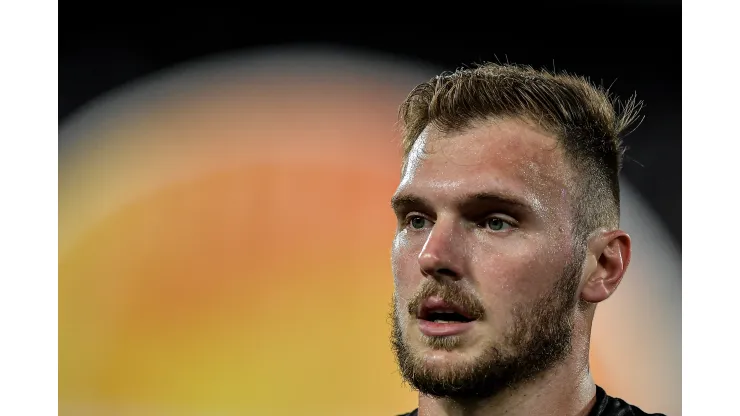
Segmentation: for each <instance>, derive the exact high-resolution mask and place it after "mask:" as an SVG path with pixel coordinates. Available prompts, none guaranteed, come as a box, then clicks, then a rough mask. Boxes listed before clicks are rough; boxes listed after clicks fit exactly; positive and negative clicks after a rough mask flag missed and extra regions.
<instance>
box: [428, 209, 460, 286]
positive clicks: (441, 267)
mask: <svg viewBox="0 0 740 416" xmlns="http://www.w3.org/2000/svg"><path fill="white" fill-rule="evenodd" d="M460 233H461V230H457V229H456V227H455V224H453V223H451V222H445V221H442V220H438V221H437V222H436V223H435V224H434V227H433V228H432V231H431V232H430V233H429V236H428V237H427V240H426V242H425V243H424V247H423V248H422V249H421V252H420V253H419V267H420V268H421V272H422V274H423V275H424V276H427V277H433V278H435V279H452V280H459V279H460V278H461V277H462V276H463V264H464V263H463V262H464V258H463V257H464V256H463V253H462V244H461V243H462V242H461V236H460Z"/></svg>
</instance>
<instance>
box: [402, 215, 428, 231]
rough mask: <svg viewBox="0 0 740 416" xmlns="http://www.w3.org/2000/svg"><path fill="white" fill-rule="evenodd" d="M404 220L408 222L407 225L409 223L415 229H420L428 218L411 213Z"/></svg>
mask: <svg viewBox="0 0 740 416" xmlns="http://www.w3.org/2000/svg"><path fill="white" fill-rule="evenodd" d="M406 221H407V222H408V224H409V225H411V228H413V229H415V230H421V229H423V228H424V227H425V226H426V225H427V222H428V221H429V220H427V219H426V218H424V217H421V216H419V215H413V216H411V217H409V218H408V219H407V220H406Z"/></svg>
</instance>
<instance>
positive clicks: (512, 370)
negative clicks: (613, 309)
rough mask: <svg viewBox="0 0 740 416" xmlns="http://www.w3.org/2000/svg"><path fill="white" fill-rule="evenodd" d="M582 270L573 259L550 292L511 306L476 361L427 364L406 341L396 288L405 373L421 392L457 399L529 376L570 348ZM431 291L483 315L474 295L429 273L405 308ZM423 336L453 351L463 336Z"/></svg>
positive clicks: (397, 338)
mask: <svg viewBox="0 0 740 416" xmlns="http://www.w3.org/2000/svg"><path fill="white" fill-rule="evenodd" d="M579 276H580V267H576V265H575V262H574V263H572V264H569V265H568V266H567V267H565V268H564V270H563V272H562V275H561V276H560V278H559V279H557V280H556V283H555V285H554V286H553V287H552V288H551V289H550V290H549V291H548V292H547V293H545V294H544V295H543V296H541V297H539V298H537V299H535V301H534V302H531V303H527V304H524V303H521V304H517V305H515V306H514V307H513V308H512V325H511V326H510V327H509V329H508V330H507V331H506V332H505V333H503V334H501V335H502V336H501V338H500V341H498V342H491V343H490V344H489V345H487V346H486V348H484V350H483V352H482V353H481V354H480V355H479V356H478V357H477V358H476V359H475V361H472V362H466V363H460V364H457V365H455V366H449V367H447V368H433V367H431V366H429V365H427V364H426V363H425V360H424V357H423V356H422V355H421V353H420V352H419V351H416V350H414V349H413V348H412V347H411V346H410V345H409V344H408V343H407V341H406V340H405V338H404V331H403V330H402V326H401V316H400V311H399V310H398V307H397V306H396V305H397V304H398V303H397V302H396V295H395V294H394V301H393V308H392V309H393V310H392V312H391V315H392V317H391V319H392V322H393V329H392V332H391V344H392V348H393V351H394V353H395V355H396V361H397V363H398V367H399V369H400V372H401V375H402V376H403V378H404V380H405V381H406V382H407V383H408V384H410V385H411V387H413V388H414V389H416V390H418V391H419V392H421V393H422V394H426V395H429V396H434V397H439V398H442V397H446V398H454V399H474V398H484V397H490V396H493V395H496V394H497V393H499V392H500V391H502V390H505V389H511V388H514V387H516V386H517V385H519V384H521V383H523V382H525V381H527V380H531V379H532V378H534V377H535V376H537V375H538V374H541V373H542V372H544V371H546V370H548V369H550V368H552V367H553V366H554V365H555V364H557V363H559V362H560V361H562V360H563V359H564V358H565V357H566V356H567V355H568V354H570V352H571V348H572V341H571V338H572V334H573V312H574V308H575V306H576V304H577V303H578V300H577V298H576V291H577V290H578V284H579V280H580V279H579ZM431 295H439V296H441V297H442V298H443V299H448V300H450V301H454V302H456V303H457V304H458V305H460V304H462V305H465V306H466V308H470V309H468V310H471V309H472V310H474V311H478V312H479V315H478V316H479V317H482V316H483V313H482V311H483V309H482V306H480V302H478V301H477V300H476V299H475V298H473V297H471V295H469V294H466V293H464V292H462V289H460V287H459V286H456V285H449V284H447V285H444V286H443V285H442V284H440V283H438V281H437V280H435V279H427V281H426V283H425V286H423V287H422V290H421V292H419V293H417V294H416V296H415V297H414V299H413V300H412V301H411V302H410V303H409V308H408V309H409V311H407V312H410V313H413V315H414V316H415V315H416V312H415V310H416V309H415V307H416V305H418V304H419V302H421V301H423V299H424V298H426V297H427V296H431ZM411 311H413V312H411ZM494 319H495V317H494ZM422 340H423V341H424V342H425V343H426V344H427V345H428V346H430V347H432V348H437V349H445V350H448V351H451V350H453V349H454V348H455V347H456V346H457V345H459V344H460V342H461V341H462V337H461V336H446V337H427V336H425V335H422Z"/></svg>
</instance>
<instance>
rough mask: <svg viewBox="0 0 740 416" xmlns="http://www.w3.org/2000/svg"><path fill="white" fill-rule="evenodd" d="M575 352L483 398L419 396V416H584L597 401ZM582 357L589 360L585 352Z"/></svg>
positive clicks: (584, 361) (584, 365) (584, 362)
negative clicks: (527, 379)
mask: <svg viewBox="0 0 740 416" xmlns="http://www.w3.org/2000/svg"><path fill="white" fill-rule="evenodd" d="M580 356H583V355H582V354H580V353H576V352H575V351H574V352H573V353H571V355H570V356H569V357H568V358H566V359H565V360H564V361H562V362H560V363H559V364H558V365H556V366H555V367H553V368H551V369H550V370H548V371H545V372H543V373H541V374H540V375H538V376H536V377H535V378H533V379H531V380H529V381H526V382H524V383H521V384H519V385H516V386H513V387H511V388H509V389H507V390H503V391H501V392H499V393H497V394H496V395H495V396H491V397H487V398H482V399H465V400H457V399H451V398H435V397H431V396H426V395H423V394H422V395H420V396H419V416H453V415H455V416H477V415H481V416H482V415H506V416H530V415H541V416H548V415H553V416H554V415H559V416H585V415H587V414H588V412H589V411H590V410H591V408H592V407H593V405H594V403H595V402H596V385H595V384H594V381H593V379H592V378H591V374H590V373H589V369H588V359H587V358H586V359H581V358H578V357H580ZM585 357H588V353H586V355H585Z"/></svg>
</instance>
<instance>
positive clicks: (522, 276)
mask: <svg viewBox="0 0 740 416" xmlns="http://www.w3.org/2000/svg"><path fill="white" fill-rule="evenodd" d="M507 240H508V241H506V240H503V241H502V242H501V244H499V247H497V248H496V249H495V250H494V249H492V248H491V247H486V248H485V249H482V250H481V252H479V253H476V255H475V256H473V258H475V259H477V261H474V263H473V268H474V275H475V276H477V277H478V279H477V280H478V284H479V285H480V291H481V294H482V295H483V296H484V297H485V300H486V303H488V304H489V305H491V306H493V305H494V304H496V305H512V304H515V303H521V302H524V303H526V302H528V301H529V300H530V299H533V298H536V297H539V296H540V295H542V294H543V293H545V292H546V291H548V290H549V289H550V288H551V287H552V286H553V284H554V279H556V278H558V277H559V276H560V271H561V270H562V268H563V266H564V257H563V256H562V253H560V251H559V250H557V251H554V250H553V249H552V248H551V247H549V244H548V243H547V242H546V240H545V239H543V238H524V239H516V240H515V239H514V238H513V236H512V239H511V240H509V239H507Z"/></svg>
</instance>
